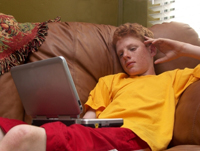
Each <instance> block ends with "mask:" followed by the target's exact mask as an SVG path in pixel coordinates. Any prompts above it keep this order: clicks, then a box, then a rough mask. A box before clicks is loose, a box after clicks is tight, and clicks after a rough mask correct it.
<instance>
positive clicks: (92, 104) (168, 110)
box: [0, 23, 200, 151]
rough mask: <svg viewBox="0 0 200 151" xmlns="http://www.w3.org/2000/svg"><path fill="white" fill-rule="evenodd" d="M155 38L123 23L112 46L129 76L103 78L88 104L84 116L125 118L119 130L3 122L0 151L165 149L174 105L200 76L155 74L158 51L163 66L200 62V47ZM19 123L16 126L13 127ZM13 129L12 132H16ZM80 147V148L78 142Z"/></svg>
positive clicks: (189, 72)
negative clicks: (183, 61) (182, 59)
mask: <svg viewBox="0 0 200 151" xmlns="http://www.w3.org/2000/svg"><path fill="white" fill-rule="evenodd" d="M148 37H153V34H152V33H151V32H150V31H149V30H148V29H147V28H144V27H142V26H141V25H138V24H129V23H128V24H124V25H121V26H120V27H118V28H117V29H116V31H115V33H114V37H113V43H114V45H115V47H116V53H117V55H118V57H119V60H120V63H121V65H122V67H123V69H124V71H125V72H126V73H119V74H116V75H109V76H106V77H103V78H100V80H99V82H98V84H97V85H96V87H95V88H94V90H92V91H91V93H90V96H89V99H88V101H87V102H86V104H85V107H86V110H87V112H86V114H85V116H84V118H118V117H120V118H123V119H124V125H123V126H122V127H121V128H99V129H92V128H87V127H83V126H81V125H76V124H75V125H72V126H69V127H66V126H65V125H64V124H62V123H60V122H55V123H50V124H45V125H43V126H42V127H43V128H41V127H34V126H30V125H24V124H23V125H19V124H20V123H23V122H20V121H16V120H9V119H3V118H1V119H0V126H1V128H2V130H3V131H4V132H7V134H6V135H5V136H4V133H3V132H1V137H0V150H3V151H10V150H16V151H17V150H19V151H23V150H24V151H28V150H30V151H36V150H37V151H38V150H40V151H45V150H48V151H50V150H52V151H53V150H59V151H65V150H86V151H90V150H94V151H98V150H99V151H104V150H119V151H123V150H124V151H128V150H153V151H157V150H163V149H166V147H167V146H168V143H169V142H170V140H171V138H172V131H173V122H174V112H175V106H176V104H177V102H178V99H179V96H180V95H181V93H182V92H183V91H184V90H185V89H186V88H187V87H188V86H189V85H190V84H191V83H193V82H195V81H197V80H198V79H199V78H200V74H199V73H200V66H199V65H198V66H197V67H196V68H195V69H184V70H174V71H169V72H165V73H162V74H160V75H155V71H154V60H153V58H154V56H155V54H156V48H158V49H159V50H160V51H162V52H163V53H164V54H165V57H163V58H160V59H158V60H156V61H155V63H162V62H165V61H169V60H172V59H175V58H178V57H180V56H189V57H194V58H197V59H200V48H199V47H197V46H193V45H190V44H186V43H182V42H178V41H173V40H169V39H151V38H148ZM14 125H17V126H14ZM12 127H13V128H12ZM76 143H77V144H76Z"/></svg>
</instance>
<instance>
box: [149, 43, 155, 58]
mask: <svg viewBox="0 0 200 151" xmlns="http://www.w3.org/2000/svg"><path fill="white" fill-rule="evenodd" d="M149 48H150V52H151V55H152V57H154V56H155V55H156V54H157V48H156V47H155V46H154V45H150V46H149Z"/></svg>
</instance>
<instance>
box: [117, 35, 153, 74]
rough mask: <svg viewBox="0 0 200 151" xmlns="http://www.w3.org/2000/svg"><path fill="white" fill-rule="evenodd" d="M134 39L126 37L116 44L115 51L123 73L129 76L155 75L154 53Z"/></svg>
mask: <svg viewBox="0 0 200 151" xmlns="http://www.w3.org/2000/svg"><path fill="white" fill-rule="evenodd" d="M150 47H151V46H148V47H146V46H145V45H144V43H143V42H142V41H141V40H140V39H138V38H135V37H131V36H126V37H123V38H122V39H120V40H118V41H117V43H116V51H117V55H118V57H119V60H120V63H121V65H122V67H123V69H124V71H125V72H126V73H127V74H129V75H130V76H135V75H152V74H155V71H154V65H153V56H155V54H156V51H155V50H154V49H152V50H151V49H150Z"/></svg>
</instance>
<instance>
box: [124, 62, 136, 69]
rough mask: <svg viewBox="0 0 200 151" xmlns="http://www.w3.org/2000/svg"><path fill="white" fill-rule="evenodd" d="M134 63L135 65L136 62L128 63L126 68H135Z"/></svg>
mask: <svg viewBox="0 0 200 151" xmlns="http://www.w3.org/2000/svg"><path fill="white" fill-rule="evenodd" d="M134 63H135V62H134V61H130V62H127V63H126V67H127V68H129V67H131V66H133V65H134Z"/></svg>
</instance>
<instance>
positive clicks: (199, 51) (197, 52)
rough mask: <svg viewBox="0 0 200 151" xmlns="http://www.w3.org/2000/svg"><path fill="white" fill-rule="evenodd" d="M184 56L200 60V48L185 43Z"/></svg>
mask: <svg viewBox="0 0 200 151" xmlns="http://www.w3.org/2000/svg"><path fill="white" fill-rule="evenodd" d="M181 51H182V54H183V56H187V57H192V58H195V59H199V60H200V47H199V46H195V45H192V44H189V43H185V44H184V45H183V47H182V50H181Z"/></svg>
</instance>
